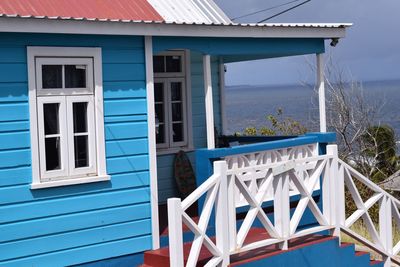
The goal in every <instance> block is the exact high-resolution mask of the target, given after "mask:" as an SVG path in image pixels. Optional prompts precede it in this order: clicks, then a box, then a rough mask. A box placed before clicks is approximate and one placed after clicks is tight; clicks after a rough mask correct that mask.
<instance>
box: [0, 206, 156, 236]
mask: <svg viewBox="0 0 400 267" xmlns="http://www.w3.org/2000/svg"><path fill="white" fill-rule="evenodd" d="M146 218H150V204H140V205H130V206H123V207H117V208H110V209H105V210H95V211H88V212H80V213H76V214H68V215H62V216H56V217H49V218H43V219H39V220H31V221H23V222H19V223H12V224H5V225H0V232H1V233H2V234H1V236H0V242H10V241H13V240H19V239H27V238H32V237H38V236H44V235H53V234H57V233H63V232H69V231H77V230H80V229H82V230H83V229H88V228H92V227H98V226H106V225H112V224H116V223H121V222H127V221H134V220H139V219H146Z"/></svg>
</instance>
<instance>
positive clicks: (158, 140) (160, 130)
mask: <svg viewBox="0 0 400 267" xmlns="http://www.w3.org/2000/svg"><path fill="white" fill-rule="evenodd" d="M164 134H165V125H164V124H161V125H160V126H159V127H158V131H157V133H156V143H157V144H163V143H165V139H164Z"/></svg>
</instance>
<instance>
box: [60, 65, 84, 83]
mask: <svg viewBox="0 0 400 267" xmlns="http://www.w3.org/2000/svg"><path fill="white" fill-rule="evenodd" d="M65 88H86V66H85V65H65Z"/></svg>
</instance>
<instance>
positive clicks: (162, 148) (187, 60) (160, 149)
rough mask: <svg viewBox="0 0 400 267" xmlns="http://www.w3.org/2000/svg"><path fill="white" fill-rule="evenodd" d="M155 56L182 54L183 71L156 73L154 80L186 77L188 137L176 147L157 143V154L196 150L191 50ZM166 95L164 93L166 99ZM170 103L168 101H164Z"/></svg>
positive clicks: (185, 103)
mask: <svg viewBox="0 0 400 267" xmlns="http://www.w3.org/2000/svg"><path fill="white" fill-rule="evenodd" d="M155 56H182V57H183V60H182V65H183V66H182V72H179V73H154V80H155V82H156V81H158V80H159V79H167V78H168V79H169V80H172V81H173V80H177V79H184V85H183V86H184V88H183V89H184V92H183V96H184V107H183V109H184V114H183V115H184V121H185V122H186V124H185V129H184V136H185V138H186V140H185V142H184V143H181V145H179V144H177V145H176V146H174V147H169V144H166V145H165V144H161V145H158V144H157V155H168V154H175V153H177V152H179V151H180V150H183V151H185V152H191V151H194V145H193V116H192V84H191V68H190V65H191V57H190V50H176V51H166V52H162V53H159V54H157V55H155ZM165 97H166V95H165V94H164V99H165ZM164 102H165V103H166V104H168V103H169V102H168V103H167V102H166V101H164Z"/></svg>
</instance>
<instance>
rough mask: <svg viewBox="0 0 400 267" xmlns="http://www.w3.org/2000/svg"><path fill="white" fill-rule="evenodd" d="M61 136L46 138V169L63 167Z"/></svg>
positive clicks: (52, 169) (51, 169)
mask: <svg viewBox="0 0 400 267" xmlns="http://www.w3.org/2000/svg"><path fill="white" fill-rule="evenodd" d="M60 150H61V148H60V137H52V138H46V139H45V151H46V171H54V170H59V169H61V160H60V159H61V156H60V155H61V151H60Z"/></svg>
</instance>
